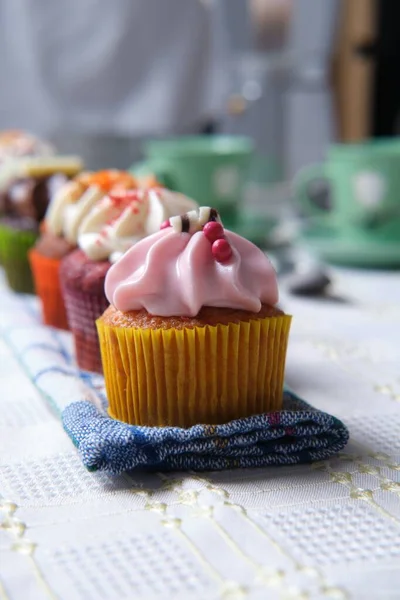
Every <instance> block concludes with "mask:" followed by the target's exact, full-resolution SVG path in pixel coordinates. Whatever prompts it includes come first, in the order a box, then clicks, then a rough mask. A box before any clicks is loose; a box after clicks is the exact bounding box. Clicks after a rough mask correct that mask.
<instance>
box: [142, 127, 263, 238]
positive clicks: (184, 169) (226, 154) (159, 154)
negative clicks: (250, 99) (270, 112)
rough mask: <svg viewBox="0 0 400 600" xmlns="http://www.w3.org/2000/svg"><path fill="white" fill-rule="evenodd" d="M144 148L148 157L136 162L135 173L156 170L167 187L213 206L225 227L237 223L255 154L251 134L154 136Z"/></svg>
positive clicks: (155, 173) (154, 172)
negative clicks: (156, 137)
mask: <svg viewBox="0 0 400 600" xmlns="http://www.w3.org/2000/svg"><path fill="white" fill-rule="evenodd" d="M144 151H145V161H144V162H142V163H140V164H137V165H133V167H132V169H131V170H132V172H133V173H135V174H137V175H145V174H150V173H152V174H154V175H155V176H156V177H157V179H158V180H159V181H160V182H161V183H163V184H164V185H165V186H166V187H168V188H170V189H172V190H176V191H179V192H182V193H183V194H186V195H187V196H190V197H191V198H193V199H194V200H196V201H197V202H198V203H199V204H200V205H203V206H213V207H214V208H216V209H217V210H218V211H219V212H220V214H221V217H222V219H223V222H224V224H225V225H226V227H228V228H229V227H232V228H234V227H235V224H236V222H237V219H238V215H239V210H240V204H241V201H242V196H243V188H244V184H245V182H246V178H247V173H248V168H249V166H250V162H251V159H252V156H253V143H252V141H251V139H250V138H246V137H239V136H219V135H217V136H187V137H186V136H185V137H180V138H172V139H162V140H151V141H149V142H147V143H146V144H145V148H144Z"/></svg>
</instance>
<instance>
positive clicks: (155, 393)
mask: <svg viewBox="0 0 400 600" xmlns="http://www.w3.org/2000/svg"><path fill="white" fill-rule="evenodd" d="M290 322H291V317H289V316H287V315H283V316H278V317H267V318H264V319H256V320H251V321H249V322H244V321H242V322H240V323H237V324H236V323H230V324H228V325H216V326H208V325H207V326H205V327H194V328H185V329H182V330H177V329H167V330H164V329H156V330H152V329H134V328H123V327H113V326H110V325H106V324H104V322H103V321H102V319H99V320H98V321H97V327H98V333H99V339H100V347H101V352H102V359H103V368H104V377H105V385H106V390H107V396H108V400H109V414H110V416H112V417H114V418H115V419H118V420H121V421H124V422H126V423H131V424H137V425H148V426H165V425H174V426H178V427H189V426H191V425H194V424H196V423H225V422H228V421H231V420H233V419H239V418H241V417H245V416H248V415H251V414H259V413H263V412H267V411H275V410H279V409H280V408H281V406H282V390H283V375H284V367H285V358H286V348H287V340H288V334H289V329H290Z"/></svg>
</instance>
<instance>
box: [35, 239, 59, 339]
mask: <svg viewBox="0 0 400 600" xmlns="http://www.w3.org/2000/svg"><path fill="white" fill-rule="evenodd" d="M29 262H30V265H31V269H32V273H33V279H34V283H35V289H36V294H37V295H38V296H39V298H40V300H41V303H42V316H43V323H45V325H50V326H51V327H57V328H58V329H67V330H68V329H69V327H68V320H67V313H66V311H65V306H64V300H63V296H62V293H61V286H60V278H59V270H60V262H61V261H60V259H58V258H48V257H47V256H43V255H42V254H40V253H39V252H38V251H37V250H35V249H34V248H33V249H32V250H30V252H29Z"/></svg>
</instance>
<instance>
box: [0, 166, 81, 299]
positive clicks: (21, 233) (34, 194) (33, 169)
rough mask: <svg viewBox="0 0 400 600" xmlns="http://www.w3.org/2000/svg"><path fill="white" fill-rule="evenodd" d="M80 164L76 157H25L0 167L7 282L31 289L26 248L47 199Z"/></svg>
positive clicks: (0, 251) (0, 236)
mask: <svg viewBox="0 0 400 600" xmlns="http://www.w3.org/2000/svg"><path fill="white" fill-rule="evenodd" d="M81 168H82V163H81V160H80V159H78V158H76V157H64V156H55V157H28V158H17V159H13V160H7V161H6V163H5V164H3V165H2V166H1V167H0V212H1V218H0V257H1V262H2V264H3V267H4V269H5V272H6V276H7V279H8V283H9V285H10V287H11V288H12V289H14V290H15V291H17V292H25V293H32V292H33V281H32V274H31V270H30V267H29V263H28V251H29V249H30V248H31V247H32V246H33V245H34V243H35V241H36V239H37V237H38V235H39V225H40V222H41V221H42V219H43V217H44V215H45V212H46V210H47V207H48V205H49V202H50V199H51V198H52V196H53V195H54V194H56V193H57V191H58V190H59V189H60V187H61V186H62V185H64V183H65V182H66V181H67V179H68V178H69V177H71V176H73V175H75V174H76V173H77V172H78V171H80V170H81Z"/></svg>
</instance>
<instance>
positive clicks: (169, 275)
mask: <svg viewBox="0 0 400 600" xmlns="http://www.w3.org/2000/svg"><path fill="white" fill-rule="evenodd" d="M224 239H225V240H226V242H227V243H228V244H229V245H230V247H231V251H232V252H231V254H230V257H229V258H228V260H226V261H224V262H218V260H216V259H215V256H213V252H212V245H211V243H210V241H209V239H207V237H206V235H204V232H203V231H201V230H200V231H196V232H195V233H194V234H190V233H186V232H177V231H175V230H174V229H173V228H172V227H167V228H166V229H162V230H161V231H158V232H157V233H154V234H153V235H150V236H148V237H147V238H144V239H143V240H141V241H139V242H138V243H137V244H136V245H135V246H133V247H132V248H131V249H130V250H128V251H127V252H126V253H125V254H124V255H123V256H122V257H121V258H120V259H119V260H118V261H117V262H116V263H115V264H114V265H113V266H112V267H111V268H110V269H109V271H108V273H107V276H106V281H105V292H106V296H107V298H108V300H109V302H110V303H111V304H113V305H114V306H115V308H116V309H117V310H121V311H122V312H126V311H130V310H140V309H142V308H144V309H146V310H147V312H149V313H150V314H152V315H157V316H188V317H192V316H195V315H197V314H198V312H199V311H200V309H201V307H202V306H215V307H224V308H234V309H241V310H248V311H251V312H259V310H260V309H261V304H270V305H274V304H276V302H277V301H278V286H277V280H276V274H275V271H274V269H273V267H272V265H271V263H270V261H269V260H268V258H267V257H266V256H265V255H264V253H263V252H262V251H261V250H260V249H259V248H257V246H255V245H254V244H252V243H251V242H249V241H248V240H246V239H244V238H243V237H241V236H239V235H237V234H236V233H233V232H231V231H228V230H224Z"/></svg>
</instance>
